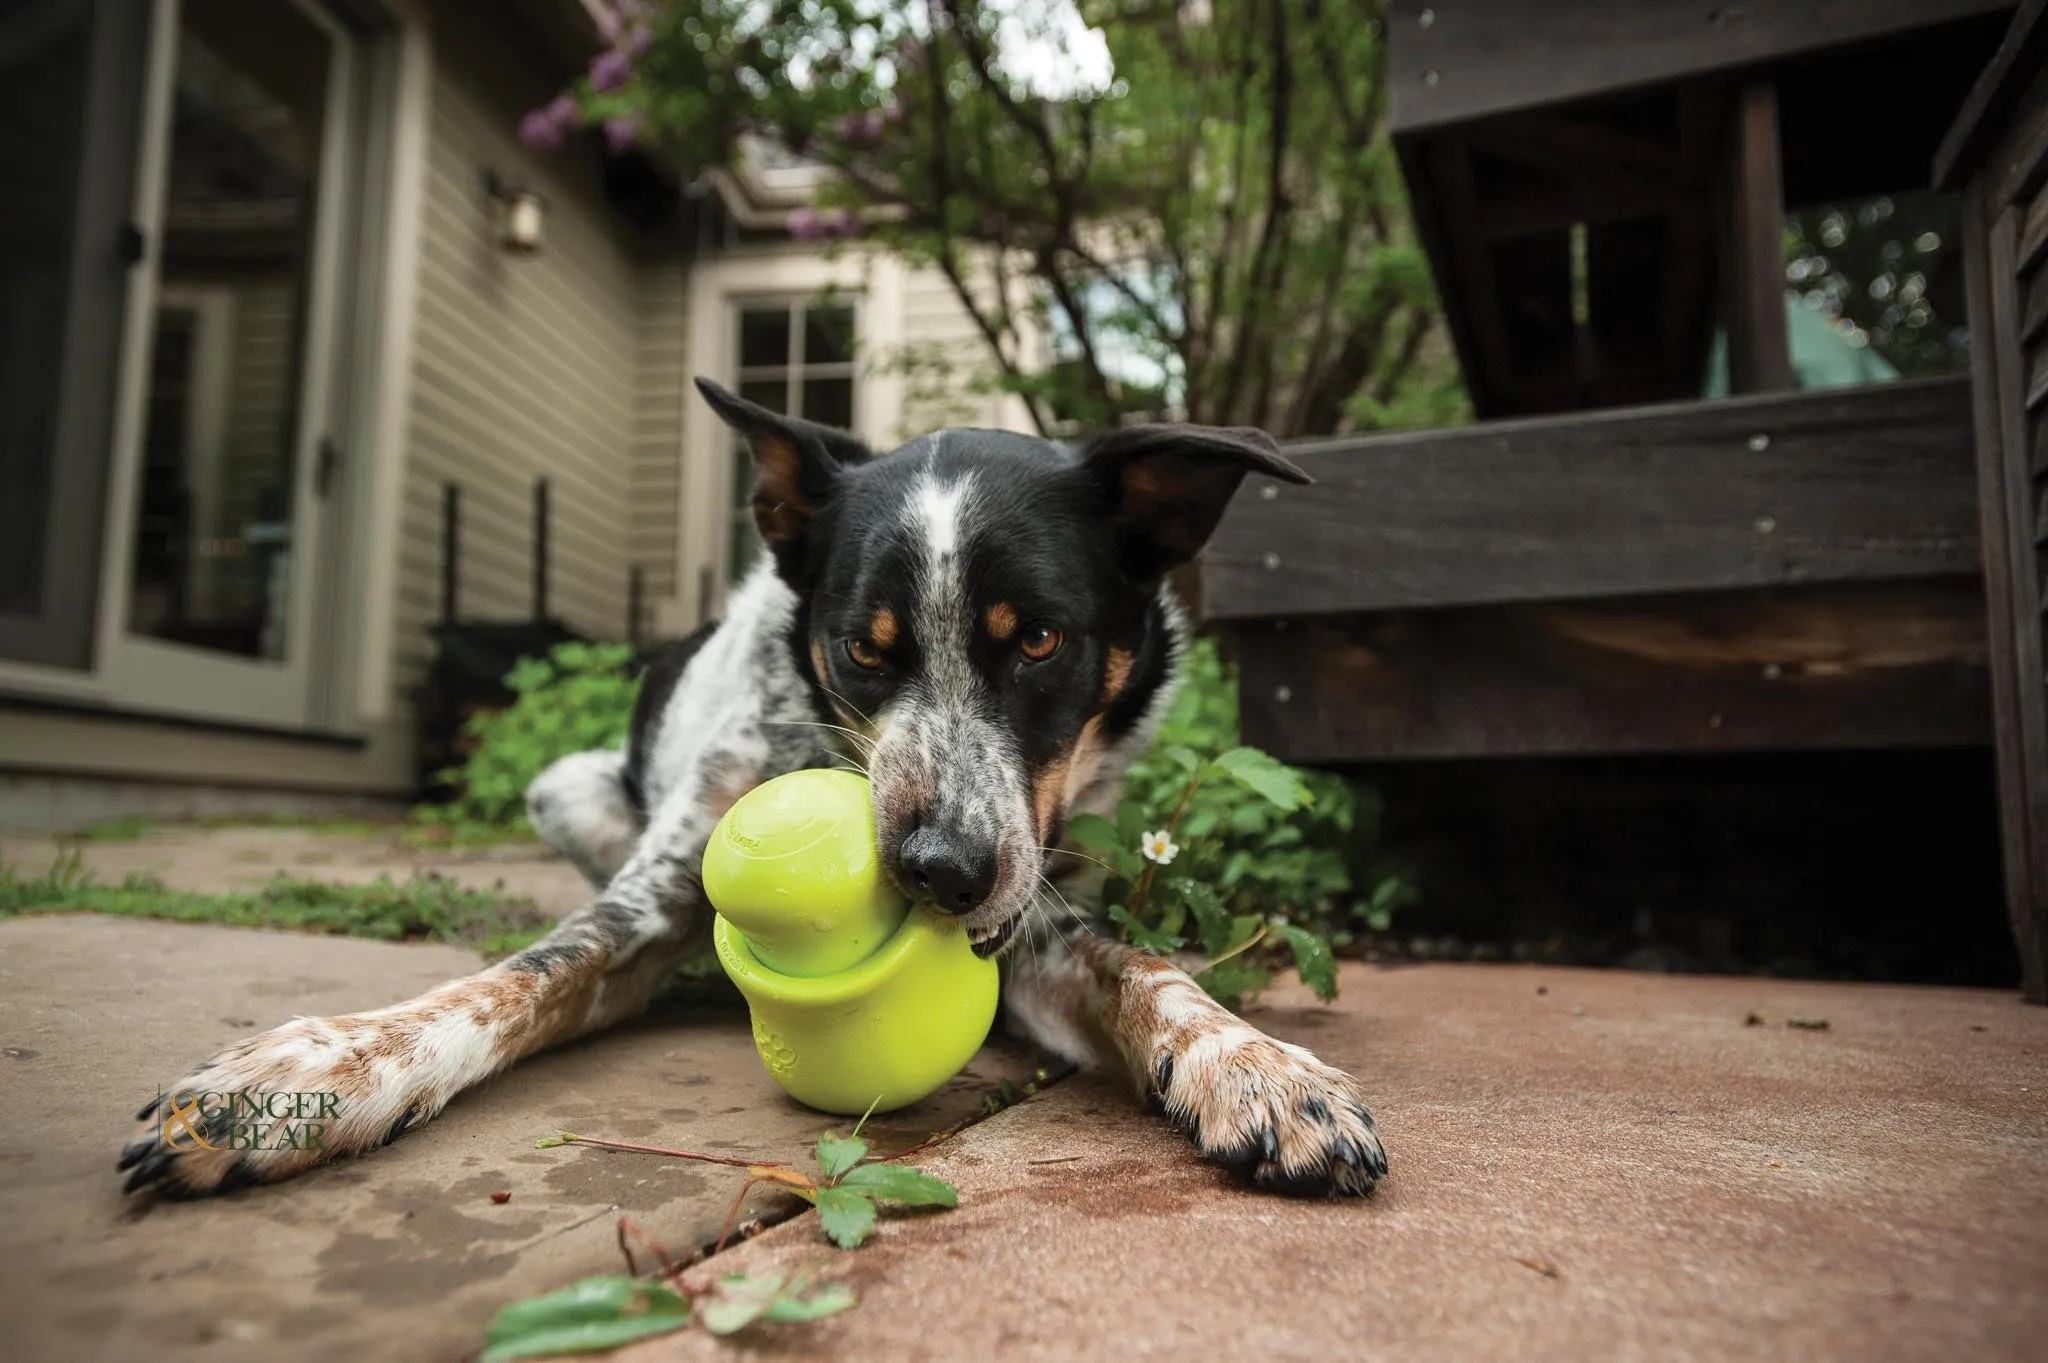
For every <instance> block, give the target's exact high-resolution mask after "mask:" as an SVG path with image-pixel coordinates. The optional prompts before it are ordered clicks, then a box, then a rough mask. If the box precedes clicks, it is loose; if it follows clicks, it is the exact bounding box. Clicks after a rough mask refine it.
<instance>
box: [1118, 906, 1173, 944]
mask: <svg viewBox="0 0 2048 1363" xmlns="http://www.w3.org/2000/svg"><path fill="white" fill-rule="evenodd" d="M1109 921H1110V922H1112V923H1115V924H1116V925H1117V926H1118V927H1120V928H1122V929H1123V930H1124V940H1125V941H1127V942H1129V943H1131V944H1132V945H1133V946H1138V947H1143V948H1144V949H1145V950H1147V951H1150V952H1153V953H1155V954H1157V955H1160V956H1167V955H1171V954H1172V953H1173V952H1176V951H1179V950H1180V949H1181V948H1182V947H1184V946H1186V945H1187V939H1186V938H1185V937H1175V936H1173V935H1171V934H1170V933H1164V932H1159V931H1157V930H1156V929H1153V928H1149V927H1147V926H1145V925H1144V924H1143V923H1141V922H1139V921H1138V920H1137V919H1136V918H1135V917H1133V916H1132V914H1131V911H1130V910H1129V909H1127V908H1125V907H1124V906H1123V905H1121V904H1112V905H1110V906H1109Z"/></svg>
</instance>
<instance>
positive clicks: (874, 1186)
mask: <svg viewBox="0 0 2048 1363" xmlns="http://www.w3.org/2000/svg"><path fill="white" fill-rule="evenodd" d="M862 1120H863V1121H865V1120H866V1119H865V1118H863V1119H862ZM867 1154H868V1143H867V1142H866V1141H864V1140H862V1139H861V1138H860V1128H859V1127H855V1128H854V1130H853V1134H852V1135H850V1136H835V1135H833V1134H832V1133H831V1132H829V1131H828V1132H826V1133H825V1134H824V1135H822V1136H820V1137H818V1148H817V1161H818V1177H817V1178H815V1179H813V1178H811V1177H809V1176H808V1175H805V1174H799V1173H795V1172H794V1171H786V1172H783V1173H779V1174H777V1175H776V1176H775V1181H776V1182H777V1183H779V1184H781V1185H782V1186H784V1187H786V1188H789V1189H790V1190H791V1191H792V1192H794V1193H795V1194H796V1195H797V1196H798V1197H801V1198H804V1199H805V1200H806V1201H808V1202H810V1203H811V1204H813V1205H814V1206H816V1207H817V1209H818V1228H819V1229H820V1230H822V1231H824V1232H825V1238H826V1239H828V1240H830V1241H831V1242H832V1243H833V1244H835V1245H837V1246H839V1248H841V1249H858V1248H860V1246H861V1245H863V1244H865V1243H866V1242H867V1238H868V1236H869V1235H871V1234H873V1233H874V1229H875V1208H876V1204H877V1203H882V1202H893V1203H896V1204H897V1205H899V1206H904V1207H957V1206H959V1205H960V1193H959V1190H958V1189H956V1188H955V1187H954V1186H953V1185H952V1184H950V1183H948V1182H946V1181H945V1180H944V1179H941V1178H934V1177H933V1176H932V1175H930V1174H927V1173H924V1172H923V1171H921V1170H918V1169H912V1168H910V1167H909V1166H907V1165H900V1164H862V1163H861V1161H862V1160H864V1159H866V1158H867Z"/></svg>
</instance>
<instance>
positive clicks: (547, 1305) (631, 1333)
mask: <svg viewBox="0 0 2048 1363" xmlns="http://www.w3.org/2000/svg"><path fill="white" fill-rule="evenodd" d="M689 1320H690V1304H689V1302H687V1301H685V1300H683V1298H682V1297H680V1296H679V1295H677V1294H676V1293H674V1292H672V1291H670V1290H669V1289H668V1288H666V1287H660V1286H657V1285H656V1284H653V1283H643V1282H641V1281H640V1280H639V1279H637V1278H629V1277H626V1276H625V1275H624V1274H617V1273H613V1274H604V1275H601V1276H599V1277H595V1278H585V1279H584V1280H583V1281H582V1282H579V1283H576V1284H575V1285H573V1286H570V1287H565V1288H563V1289H562V1290H561V1291H559V1292H550V1293H548V1294H547V1295H546V1296H544V1297H535V1298H533V1299H531V1300H529V1301H522V1302H514V1303H513V1304H512V1305H510V1306H508V1307H506V1308H504V1309H503V1310H502V1311H500V1312H498V1314H497V1315H495V1316H493V1317H492V1318H491V1323H490V1324H489V1325H487V1326H485V1327H484V1352H483V1360H482V1363H508V1360H511V1359H517V1358H553V1357H556V1356H558V1355H561V1354H584V1353H596V1352H598V1351H599V1350H603V1349H615V1348H617V1347H619V1346H620V1345H621V1344H629V1343H631V1342H632V1341H634V1340H636V1339H646V1338H647V1337H649V1336H650V1335H662V1334H667V1333H668V1332H669V1331H671V1330H679V1329H681V1328H682V1327H683V1326H684V1325H686V1324H688V1323H689Z"/></svg>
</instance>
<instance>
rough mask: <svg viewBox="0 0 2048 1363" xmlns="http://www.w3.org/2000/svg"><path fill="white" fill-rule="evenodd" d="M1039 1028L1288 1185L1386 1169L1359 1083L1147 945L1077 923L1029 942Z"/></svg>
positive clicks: (1270, 1182)
mask: <svg viewBox="0 0 2048 1363" xmlns="http://www.w3.org/2000/svg"><path fill="white" fill-rule="evenodd" d="M1003 1002H1004V1004H1005V1006H1006V1008H1007V1009H1008V1015H1009V1017H1010V1019H1011V1021H1012V1022H1013V1023H1015V1024H1016V1025H1017V1026H1018V1027H1019V1028H1020V1029H1021V1030H1022V1031H1023V1032H1024V1033H1025V1034H1026V1035H1028V1036H1030V1037H1031V1038H1032V1039H1033V1040H1035V1041H1037V1042H1038V1043H1039V1044H1040V1045H1042V1046H1045V1047H1046V1048H1047V1049H1049V1050H1051V1051H1054V1052H1056V1053H1058V1054H1060V1055H1062V1056H1064V1057H1065V1058H1066V1059H1068V1060H1071V1061H1073V1062H1074V1063H1076V1064H1079V1065H1084V1066H1098V1065H1109V1066H1121V1067H1122V1068H1123V1069H1124V1070H1125V1071H1127V1072H1128V1073H1129V1074H1130V1076H1131V1078H1132V1080H1133V1082H1134V1083H1135V1084H1136V1085H1137V1086H1138V1089H1139V1092H1140V1093H1141V1095H1143V1096H1145V1097H1147V1098H1150V1099H1154V1100H1156V1101H1157V1102H1158V1103H1159V1104H1160V1105H1161V1107H1162V1108H1163V1109H1164V1110H1165V1113H1166V1115H1167V1117H1168V1119H1169V1120H1171V1121H1172V1122H1173V1123H1174V1124H1175V1125H1176V1126H1178V1127H1180V1128H1181V1129H1182V1130H1184V1131H1186V1132H1187V1133H1188V1134H1189V1135H1190V1136H1191V1137H1192V1138H1193V1139H1194V1142H1195V1145H1196V1147H1197V1148H1198V1149H1199V1150H1200V1151H1201V1152H1202V1155H1203V1156H1204V1157H1205V1158H1207V1159H1210V1160H1213V1161H1215V1162H1216V1163H1218V1164H1222V1165H1226V1166H1228V1167H1230V1168H1232V1169H1235V1170H1237V1171H1238V1172H1240V1173H1242V1174H1244V1175H1246V1176H1247V1177H1249V1178H1250V1179H1251V1181H1252V1182H1253V1183H1255V1184H1256V1185H1258V1186H1259V1187H1261V1188H1269V1189H1272V1190H1274V1191H1276V1192H1286V1193H1305V1194H1344V1193H1364V1192H1370V1191H1371V1190H1372V1186H1373V1185H1374V1184H1375V1183H1377V1182H1378V1181H1379V1180H1380V1179H1381V1178H1383V1177H1385V1175H1386V1172H1387V1156H1386V1151H1385V1150H1384V1149H1383V1148H1382V1147H1381V1145H1380V1138H1379V1132H1378V1130H1377V1129H1375V1127H1374V1125H1373V1120H1372V1114H1371V1113H1370V1112H1368V1111H1367V1110H1366V1107H1365V1098H1364V1095H1363V1093H1362V1092H1361V1091H1360V1090H1359V1087H1358V1083H1357V1081H1356V1080H1354V1079H1353V1078H1352V1077H1351V1076H1350V1075H1348V1074H1345V1073H1344V1072H1343V1071H1342V1070H1338V1069H1333V1068H1332V1067H1331V1066H1329V1065H1326V1064H1324V1063H1323V1062H1322V1061H1320V1060H1318V1059H1316V1057H1315V1056H1314V1055H1312V1054H1310V1053H1309V1052H1308V1051H1306V1050H1303V1049H1302V1048H1301V1047H1299V1046H1295V1045H1290V1044H1289V1043H1287V1042H1285V1041H1276V1040H1274V1039H1273V1038H1272V1037H1269V1036H1267V1035H1266V1034H1265V1033H1264V1032H1261V1031H1260V1030H1259V1029H1258V1028H1256V1027H1253V1026H1252V1025H1251V1024H1250V1023H1248V1022H1245V1021H1243V1020H1242V1019H1240V1018H1238V1017H1237V1016H1236V1015H1235V1014H1233V1013H1231V1012H1230V1011H1229V1010H1228V1009H1226V1008H1224V1007H1223V1006H1222V1005H1221V1004H1219V1003H1217V1002H1216V1001H1215V1000H1214V999H1212V998H1210V997H1209V996H1208V994H1206V993H1205V992H1203V989H1202V987H1201V986H1200V985H1199V984H1196V983H1195V982H1194V980H1192V979H1191V978H1189V977H1188V975H1187V974H1186V973H1185V972H1183V971H1181V970H1178V969H1175V968H1174V967H1173V966H1172V965H1170V964H1168V963H1167V962H1165V961H1162V960H1160V959H1159V958H1158V957H1156V956H1152V955H1148V954H1147V953H1145V952H1142V951H1139V950H1138V949H1137V948H1135V947H1130V946H1125V945H1123V944H1122V943H1120V942H1114V941H1110V940H1108V939H1107V938H1102V937H1097V936H1094V935H1093V934H1091V933H1088V932H1084V931H1079V930H1070V931H1068V932H1067V933H1065V934H1064V936H1059V937H1056V936H1051V935H1046V936H1042V937H1040V938H1039V939H1037V940H1035V941H1033V942H1029V943H1026V944H1024V945H1023V946H1021V947H1020V948H1019V953H1018V956H1017V958H1016V959H1015V960H1013V961H1012V962H1011V963H1010V964H1009V969H1008V970H1007V972H1006V978H1005V980H1004V985H1003Z"/></svg>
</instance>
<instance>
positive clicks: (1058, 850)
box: [1038, 846, 1116, 872]
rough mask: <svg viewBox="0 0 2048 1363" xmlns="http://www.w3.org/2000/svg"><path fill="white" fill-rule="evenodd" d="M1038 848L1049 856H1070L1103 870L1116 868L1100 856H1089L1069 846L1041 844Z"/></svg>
mask: <svg viewBox="0 0 2048 1363" xmlns="http://www.w3.org/2000/svg"><path fill="white" fill-rule="evenodd" d="M1038 850H1039V851H1041V852H1044V853H1046V854H1048V855H1050V856H1061V857H1072V858H1074V859H1075V860H1076V861H1088V862H1093V863H1094V864H1095V865H1097V866H1100V867H1101V868H1102V869H1103V870H1105V871H1110V872H1114V871H1115V870H1116V867H1115V866H1113V865H1111V864H1110V863H1109V862H1107V861H1105V860H1104V859H1103V858H1101V857H1095V856H1090V855H1089V854H1088V853H1086V852H1076V851H1073V850H1072V849H1071V848H1066V847H1045V846H1041V847H1039V849H1038Z"/></svg>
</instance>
